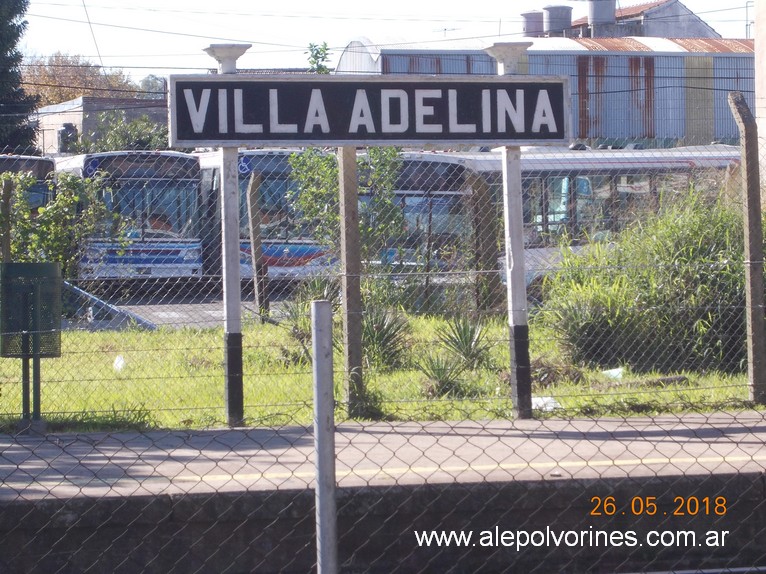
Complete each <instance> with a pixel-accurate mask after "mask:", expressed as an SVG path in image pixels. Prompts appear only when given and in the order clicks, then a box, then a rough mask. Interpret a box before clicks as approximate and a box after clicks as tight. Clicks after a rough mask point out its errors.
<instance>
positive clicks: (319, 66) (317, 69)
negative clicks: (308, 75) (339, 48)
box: [307, 42, 330, 74]
mask: <svg viewBox="0 0 766 574" xmlns="http://www.w3.org/2000/svg"><path fill="white" fill-rule="evenodd" d="M307 54H308V56H309V71H310V72H313V73H315V74H329V73H330V68H329V67H328V66H327V62H329V61H330V49H329V48H328V47H327V42H322V43H321V44H313V43H312V44H309V51H308V52H307Z"/></svg>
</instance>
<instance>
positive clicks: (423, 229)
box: [392, 145, 740, 287]
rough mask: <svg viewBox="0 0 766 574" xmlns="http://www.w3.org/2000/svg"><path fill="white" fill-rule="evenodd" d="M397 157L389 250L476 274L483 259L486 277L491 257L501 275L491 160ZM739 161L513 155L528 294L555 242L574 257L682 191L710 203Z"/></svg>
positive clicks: (655, 155)
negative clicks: (395, 227)
mask: <svg viewBox="0 0 766 574" xmlns="http://www.w3.org/2000/svg"><path fill="white" fill-rule="evenodd" d="M402 159H403V165H402V168H401V174H400V177H399V181H398V182H397V189H396V192H395V193H396V195H397V197H398V198H399V199H398V201H399V203H400V205H401V206H402V208H403V211H404V216H405V221H406V225H405V228H406V231H405V235H404V236H403V237H401V238H399V239H397V246H412V247H410V248H409V250H406V251H404V255H405V257H407V258H409V259H413V257H414V258H415V259H419V260H421V261H430V260H434V259H435V260H437V261H439V262H440V263H441V264H442V266H443V267H446V268H447V269H452V270H461V269H462V270H468V269H476V264H477V258H478V260H481V258H482V257H483V258H484V265H483V266H482V265H479V267H480V268H481V269H483V270H486V269H487V267H486V264H487V263H488V262H489V261H491V258H492V256H493V254H494V256H496V257H498V258H499V261H498V262H499V264H500V267H501V269H503V268H504V260H503V253H502V252H501V247H500V246H501V245H502V241H503V223H502V209H503V207H502V185H503V179H502V178H503V175H502V157H501V154H500V153H498V152H484V153H440V152H406V153H403V154H402ZM739 161H740V151H739V148H737V147H733V146H726V145H712V146H692V147H679V148H668V149H652V150H627V149H625V150H570V149H561V148H552V147H550V148H544V147H543V148H529V149H524V150H522V154H521V171H522V200H523V220H524V238H525V247H526V249H525V269H526V279H527V285H528V287H534V286H535V284H536V283H537V282H539V280H540V279H541V278H542V276H544V275H545V274H546V273H547V272H549V271H550V270H551V269H553V268H555V267H556V266H557V264H558V262H559V261H560V257H561V251H560V247H561V242H562V240H566V241H567V242H568V244H569V245H571V246H572V248H573V249H574V250H576V249H578V247H579V246H581V245H583V244H587V243H589V242H592V241H599V240H609V239H610V238H611V237H613V236H614V234H615V233H618V232H619V231H620V230H622V229H624V228H625V227H626V226H627V225H629V224H631V223H632V222H635V221H639V220H641V219H642V218H643V217H646V215H647V214H648V213H650V212H656V211H657V209H659V207H660V205H661V204H662V203H667V202H669V201H673V200H674V198H683V197H684V196H685V194H686V193H687V192H688V191H689V190H690V189H691V188H694V189H697V190H699V191H703V192H704V191H708V192H711V193H713V194H715V195H717V194H718V193H719V192H721V190H722V189H723V188H724V187H726V186H727V185H728V184H729V183H731V182H732V181H733V180H734V179H736V175H735V173H734V172H735V171H736V170H737V169H738V166H739ZM481 198H484V199H483V200H482V199H481ZM477 200H479V203H478V204H477ZM487 210H492V213H491V215H489V214H488V213H487ZM482 234H483V235H484V236H485V237H481V236H482ZM413 248H414V249H416V250H417V251H416V252H413V251H412V249H413ZM401 251H402V250H401V249H399V252H401ZM392 252H393V251H392ZM467 253H470V256H471V258H472V261H466V254H467Z"/></svg>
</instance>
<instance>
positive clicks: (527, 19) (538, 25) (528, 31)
mask: <svg viewBox="0 0 766 574" xmlns="http://www.w3.org/2000/svg"><path fill="white" fill-rule="evenodd" d="M521 30H522V33H523V34H524V36H526V37H527V38H539V37H540V36H542V35H543V13H542V12H540V11H539V10H536V11H534V12H524V13H523V14H522V15H521Z"/></svg>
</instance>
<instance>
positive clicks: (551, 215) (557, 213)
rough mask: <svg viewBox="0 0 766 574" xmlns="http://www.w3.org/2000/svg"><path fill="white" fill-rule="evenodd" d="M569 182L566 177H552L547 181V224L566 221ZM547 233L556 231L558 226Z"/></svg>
mask: <svg viewBox="0 0 766 574" xmlns="http://www.w3.org/2000/svg"><path fill="white" fill-rule="evenodd" d="M571 181H572V180H571V179H570V178H568V177H552V178H550V179H549V180H548V223H561V222H565V221H566V220H567V207H568V205H569V193H570V186H571ZM549 231H558V226H556V227H552V228H549Z"/></svg>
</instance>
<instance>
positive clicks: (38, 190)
mask: <svg viewBox="0 0 766 574" xmlns="http://www.w3.org/2000/svg"><path fill="white" fill-rule="evenodd" d="M55 172H56V162H55V161H54V160H53V159H52V158H50V157H41V156H34V155H0V173H28V174H30V175H31V176H32V177H33V178H34V180H35V181H34V183H32V185H31V186H30V187H29V189H27V201H28V202H29V208H30V210H31V211H32V213H34V212H36V211H37V210H38V209H40V208H41V207H44V206H45V205H46V204H47V203H48V202H49V201H50V200H51V199H52V197H53V192H54V191H53V190H54V186H53V179H54V176H55Z"/></svg>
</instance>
